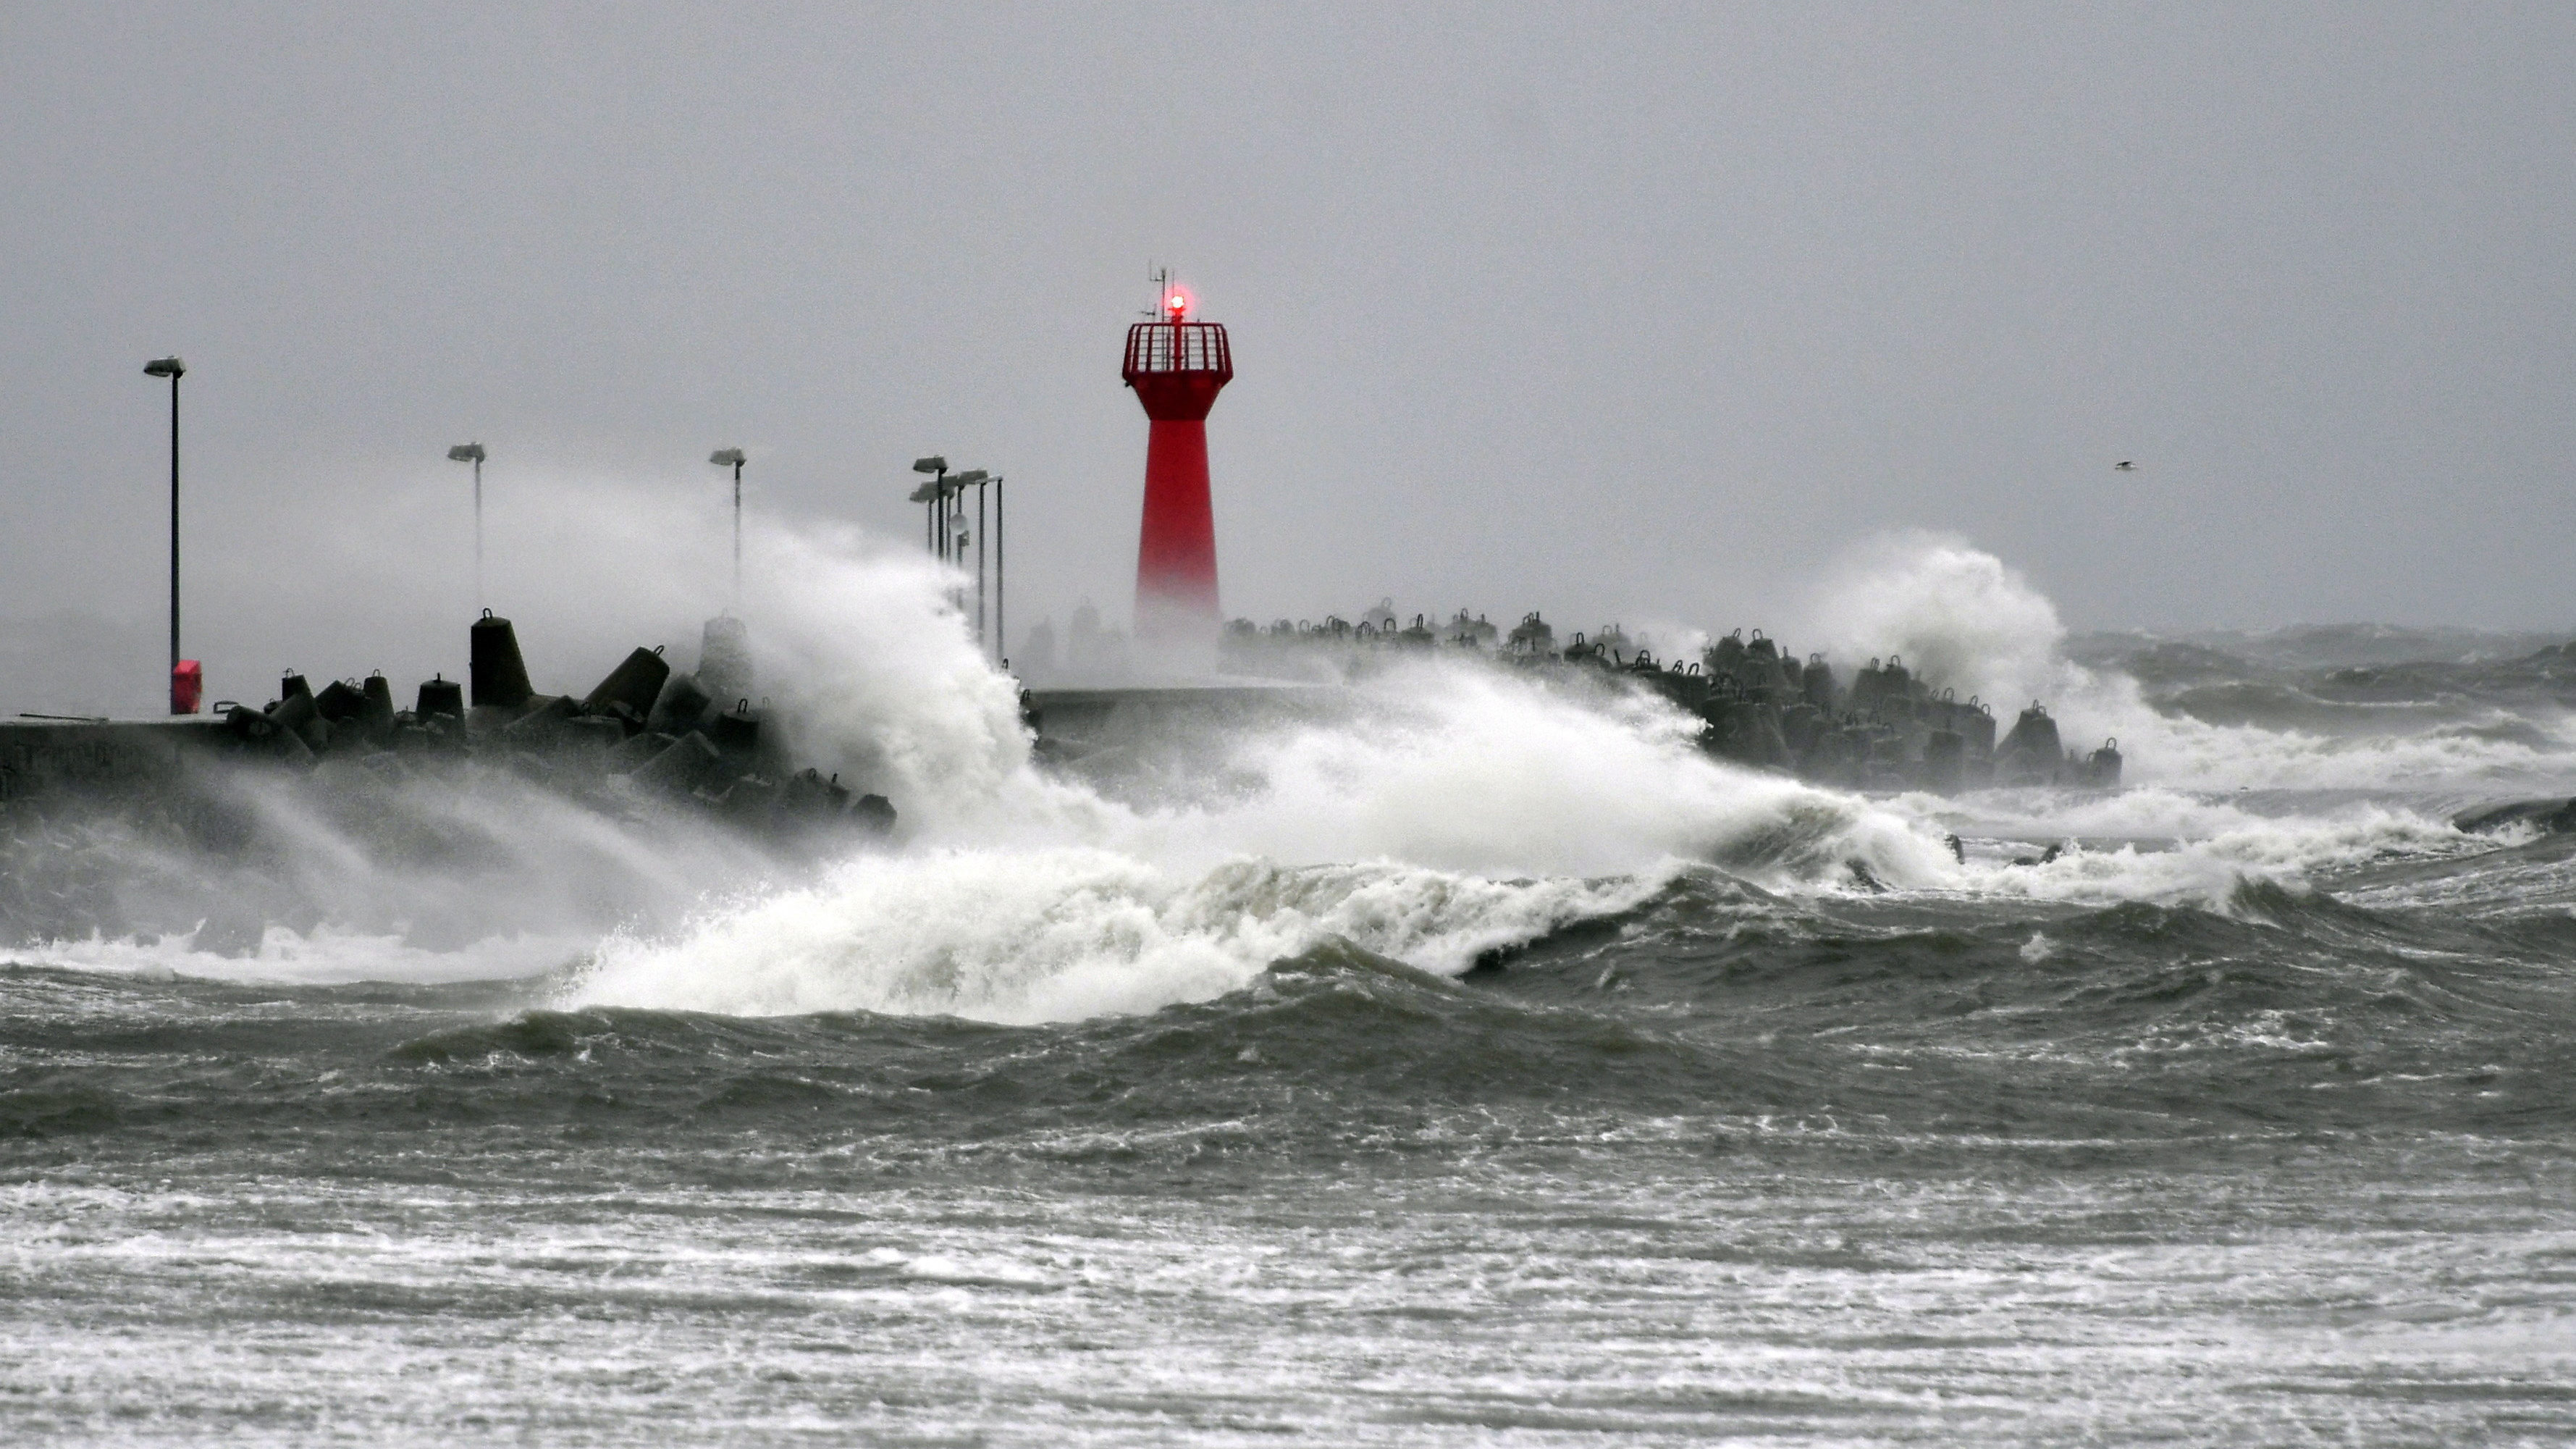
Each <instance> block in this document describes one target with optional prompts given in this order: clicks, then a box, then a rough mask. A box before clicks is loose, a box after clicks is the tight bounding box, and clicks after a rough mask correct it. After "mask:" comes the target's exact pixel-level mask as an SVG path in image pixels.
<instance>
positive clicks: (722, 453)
mask: <svg viewBox="0 0 2576 1449" xmlns="http://www.w3.org/2000/svg"><path fill="white" fill-rule="evenodd" d="M707 461H708V462H710V463H713V464H715V465H716V466H717V467H719V468H727V467H729V468H731V469H733V606H734V607H735V608H736V609H740V608H741V607H742V449H740V448H718V449H716V450H715V451H714V452H712V453H709V454H707Z"/></svg>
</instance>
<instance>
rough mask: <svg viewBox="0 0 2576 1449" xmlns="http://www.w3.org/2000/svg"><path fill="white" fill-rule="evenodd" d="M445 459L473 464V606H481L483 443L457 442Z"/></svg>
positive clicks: (478, 607)
mask: <svg viewBox="0 0 2576 1449" xmlns="http://www.w3.org/2000/svg"><path fill="white" fill-rule="evenodd" d="M447 461H449V462H451V463H471V464H473V465H474V607H475V609H476V610H477V611H480V610H481V609H482V607H483V445H482V444H481V443H459V444H457V445H456V446H455V447H453V448H450V449H448V450H447Z"/></svg>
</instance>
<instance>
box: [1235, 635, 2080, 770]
mask: <svg viewBox="0 0 2576 1449" xmlns="http://www.w3.org/2000/svg"><path fill="white" fill-rule="evenodd" d="M1432 654H1446V655H1449V656H1451V657H1462V656H1463V657H1473V658H1482V659H1487V660H1490V661H1492V662H1493V663H1495V664H1497V665H1499V666H1501V667H1505V668H1511V669H1517V670H1524V671H1529V672H1531V673H1533V674H1536V675H1541V676H1546V677H1551V678H1559V679H1565V678H1576V679H1582V680H1588V681H1593V682H1615V683H1619V684H1624V685H1627V686H1630V687H1633V688H1637V689H1641V690H1646V691H1649V692H1651V693H1653V694H1656V695H1658V696H1660V697H1662V698H1664V699H1667V700H1669V701H1671V702H1672V703H1673V704H1674V705H1675V706H1677V707H1678V708H1681V709H1683V710H1685V711H1688V712H1689V713H1691V714H1694V715H1696V716H1697V717H1698V718H1699V720H1700V721H1701V730H1700V736H1699V739H1700V745H1701V747H1702V748H1703V749H1706V750H1707V751H1708V752H1709V753H1710V754H1713V755H1716V756H1718V757H1720V758H1723V759H1727V760H1732V761H1735V762H1736V763H1739V764H1744V765H1750V766H1753V767H1756V768H1759V769H1768V770H1778V771H1782V772H1785V773H1791V774H1795V775H1797V776H1799V777H1800V778H1802V779H1806V780H1810V781H1813V782H1815V783H1817V784H1822V785H1833V786H1838V787H1842V788H1846V789H1861V790H1931V791H1937V792H1942V793H1950V792H1955V791H1958V790H1965V789H1976V788H1981V787H1986V786H1997V785H2007V786H2009V785H2054V786H2062V787H2069V788H2081V789H2111V788H2115V787H2117V786H2118V785H2119V783H2120V771H2121V764H2122V760H2121V755H2120V750H2119V742H2118V741H2117V740H2108V741H2105V742H2104V743H2103V744H2102V745H2101V746H2099V747H2097V748H2094V749H2091V750H2082V749H2070V748H2067V747H2066V745H2065V743H2064V741H2062V740H2061V739H2060V737H2059V734H2058V728H2057V721H2056V720H2055V719H2054V718H2052V717H2051V716H2050V715H2049V712H2048V708H2047V706H2046V705H2045V704H2043V703H2041V702H2040V701H2037V700H2033V701H2031V702H2030V704H2028V705H2027V706H2024V707H2022V708H2021V709H2019V710H2017V711H2016V712H2015V713H2014V716H2013V720H2012V724H2011V725H2010V727H2009V728H2000V727H1999V721H1998V719H1997V716H1996V714H1995V710H1994V706H1993V705H1991V704H1989V703H1988V702H1986V701H1984V700H1981V699H1978V698H1976V697H1975V696H1973V695H1972V696H1970V697H1969V698H1967V699H1964V700H1962V699H1960V698H1959V697H1958V695H1957V692H1956V691H1955V690H1953V689H1948V688H1944V687H1942V686H1941V685H1940V683H1939V682H1938V681H1935V680H1927V679H1925V678H1923V677H1921V676H1919V675H1917V674H1915V673H1914V672H1913V671H1912V670H1910V669H1908V668H1907V667H1906V664H1905V661H1904V660H1903V659H1902V658H1898V657H1892V656H1891V657H1887V658H1883V659H1872V660H1870V661H1869V663H1868V664H1867V665H1865V666H1863V667H1862V668H1860V669H1858V670H1855V671H1853V672H1852V674H1851V676H1850V678H1849V680H1848V681H1846V680H1845V679H1844V678H1843V677H1842V675H1841V674H1840V673H1839V672H1838V671H1837V670H1836V669H1835V668H1834V667H1833V665H1832V664H1830V663H1829V662H1827V660H1826V659H1825V657H1824V656H1823V655H1822V654H1810V655H1808V656H1806V657H1805V658H1804V659H1801V658H1800V657H1798V656H1797V655H1796V654H1795V653H1793V652H1791V651H1789V650H1786V649H1783V648H1782V647H1780V645H1779V644H1778V643H1777V642H1776V641H1774V640H1772V639H1770V638H1768V637H1766V636H1765V635H1764V634H1763V633H1762V631H1760V630H1758V629H1757V630H1754V631H1753V632H1752V635H1751V637H1750V638H1747V637H1746V636H1745V634H1744V632H1743V631H1741V630H1738V631H1736V632H1735V633H1731V634H1728V635H1726V636H1725V637H1723V638H1720V639H1717V640H1715V641H1713V642H1712V643H1710V644H1708V645H1707V646H1706V647H1705V648H1703V649H1701V650H1700V651H1699V655H1698V657H1697V658H1695V659H1687V660H1686V659H1679V658H1674V659H1658V658H1657V657H1656V656H1655V654H1654V653H1653V652H1652V650H1651V649H1649V648H1647V647H1646V645H1645V643H1644V642H1643V641H1639V640H1632V639H1630V638H1629V637H1628V636H1627V634H1626V633H1625V632H1624V631H1623V630H1620V629H1619V628H1618V627H1617V626H1615V625H1614V626H1612V627H1610V628H1607V629H1603V630H1601V631H1599V632H1597V633H1594V634H1589V635H1587V634H1584V633H1577V634H1575V635H1573V636H1572V637H1571V638H1570V639H1567V640H1564V641H1559V639H1558V638H1557V636H1556V631H1555V630H1554V629H1553V628H1552V627H1551V626H1550V625H1549V624H1548V623H1547V621H1546V620H1544V619H1542V618H1540V617H1539V615H1537V614H1536V613H1531V614H1526V615H1523V616H1522V618H1521V620H1520V622H1519V623H1518V624H1516V625H1514V626H1513V627H1512V628H1511V629H1510V630H1509V631H1505V630H1503V629H1501V628H1500V627H1499V626H1497V625H1494V624H1492V623H1490V622H1488V621H1486V620H1485V619H1483V618H1482V617H1477V618H1470V617H1468V615H1467V614H1466V612H1465V611H1464V610H1461V611H1460V612H1459V613H1458V615H1457V616H1456V617H1455V618H1453V619H1451V620H1450V621H1449V622H1448V623H1447V624H1445V625H1440V624H1434V623H1432V622H1430V621H1429V620H1428V619H1427V618H1425V617H1424V616H1422V615H1418V614H1417V615H1415V616H1414V619H1413V622H1412V623H1411V624H1410V625H1409V626H1399V625H1398V623H1397V621H1396V619H1395V618H1394V616H1393V615H1392V614H1391V613H1390V612H1388V611H1387V610H1386V607H1385V606H1384V605H1380V606H1379V608H1378V609H1375V610H1372V611H1370V612H1369V613H1368V614H1366V615H1363V617H1362V618H1361V620H1360V621H1359V622H1358V623H1356V624H1354V623H1351V622H1349V621H1346V620H1343V619H1340V618H1338V617H1335V618H1327V619H1326V620H1325V621H1324V622H1323V623H1322V624H1308V623H1299V622H1292V621H1289V620H1285V619H1282V620H1280V621H1278V622H1276V623H1274V624H1271V625H1269V626H1266V627H1264V626H1260V625H1256V624H1254V623H1252V622H1251V621H1249V620H1241V619H1238V620H1236V621H1234V622H1233V623H1232V624H1230V625H1228V626H1227V629H1226V633H1225V636H1224V643H1223V656H1222V657H1223V659H1224V663H1225V667H1226V668H1228V669H1229V670H1232V671H1235V672H1237V673H1241V674H1247V675H1267V676H1275V677H1289V678H1294V677H1299V676H1301V675H1302V676H1304V677H1310V678H1311V677H1314V676H1315V675H1316V674H1317V673H1318V672H1319V668H1320V670H1321V671H1322V672H1325V673H1328V674H1333V675H1338V676H1339V677H1342V678H1351V677H1355V676H1357V675H1358V674H1361V673H1364V672H1365V671H1367V670H1369V669H1370V668H1373V667H1377V666H1379V665H1382V664H1384V663H1386V662H1389V661H1391V660H1393V659H1396V658H1401V657H1404V656H1406V655H1417V656H1418V655H1432Z"/></svg>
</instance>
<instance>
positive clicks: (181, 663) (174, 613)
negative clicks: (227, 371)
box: [143, 357, 205, 714]
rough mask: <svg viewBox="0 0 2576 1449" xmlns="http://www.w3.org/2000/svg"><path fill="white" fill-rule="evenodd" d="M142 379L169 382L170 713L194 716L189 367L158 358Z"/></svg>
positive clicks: (197, 673) (200, 678)
mask: <svg viewBox="0 0 2576 1449" xmlns="http://www.w3.org/2000/svg"><path fill="white" fill-rule="evenodd" d="M143 375H144V376H146V377H166V378H168V379H170V712H171V713H172V714H195V713H196V712H197V700H198V698H199V696H200V694H201V693H202V692H203V690H204V687H205V685H204V681H205V675H204V673H203V672H202V671H201V670H192V669H189V668H187V667H186V666H187V665H188V663H189V661H187V660H184V659H181V658H180V657H179V379H180V378H182V377H185V376H187V375H188V364H186V363H184V362H181V361H180V360H179V359H178V358H176V357H163V358H156V359H155V360H153V361H151V362H147V363H145V364H143Z"/></svg>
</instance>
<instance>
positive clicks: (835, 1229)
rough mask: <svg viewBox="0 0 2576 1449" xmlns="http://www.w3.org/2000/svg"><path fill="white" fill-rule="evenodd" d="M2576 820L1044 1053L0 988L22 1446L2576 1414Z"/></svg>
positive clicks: (2190, 1427) (429, 992)
mask: <svg viewBox="0 0 2576 1449" xmlns="http://www.w3.org/2000/svg"><path fill="white" fill-rule="evenodd" d="M2571 846H2576V842H2570V841H2569V840H2568V839H2566V838H2564V837H2561V838H2557V839H2553V840H2543V841H2541V842H2538V843H2534V844H2526V845H2521V846H2517V847H2511V848H2508V849H2504V850H2500V851H2498V852H2495V853H2491V854H2483V855H2464V856H2457V857H2452V858H2446V859H2441V860H2435V861H2429V862H2415V863H2407V864H2396V865H2383V866H2376V867H2367V868H2363V869H2360V870H2357V871H2348V872H2346V873H2344V874H2342V875H2332V874H2324V875H2319V876H2317V877H2315V878H2314V886H2315V889H2313V890H2312V891H2297V890H2290V889H2284V888H2281V887H2278V886H2271V885H2259V884H2258V885H2247V886H2243V887H2240V888H2239V889H2237V890H2236V892H2235V893H2234V895H2233V896H2232V897H2226V898H2224V899H2220V900H2216V901H2209V902H2203V903H2202V904H2199V905H2186V904H2137V903H2131V904H2123V905H2117V906H2112V907H2109V908H2098V907H2079V906H2067V905H2049V904H2042V903H2031V902H2011V901H1998V900H1995V899H1991V898H1988V899H1969V898H1955V899H1954V898H1943V897H1939V896H1936V895H1916V896H1890V897H1880V898H1869V897H1826V898H1818V899H1808V900H1788V899H1780V898H1773V897H1770V896H1766V895H1763V894H1761V893H1760V892H1757V891H1754V890H1752V889H1751V888H1749V887H1746V886H1743V885H1740V884H1737V883H1735V882H1734V881H1732V880H1730V879H1728V878H1727V877H1726V876H1724V875H1722V874H1719V873H1717V872H1714V871H1706V872H1697V873H1693V874H1690V875H1688V876H1685V877H1684V878H1683V879H1681V880H1680V881H1678V882H1677V883H1676V884H1674V885H1673V886H1672V887H1671V888H1670V889H1668V890H1666V891H1665V892H1663V893H1662V894H1661V895H1660V896H1658V897H1657V898H1656V899H1654V900H1652V901H1651V902H1649V903H1648V904H1646V905H1645V906H1643V907H1640V908H1638V909H1635V910H1633V911H1630V912H1627V913H1625V914H1622V915H1619V916H1615V917H1610V918H1606V919H1597V920H1590V921H1585V922H1581V923H1578V924H1576V925H1573V926H1571V927H1568V928H1567V929H1564V930H1562V931H1560V932H1558V933H1557V934H1555V935H1553V936H1551V937H1548V938H1546V939H1543V940H1540V941H1537V942H1535V943H1533V944H1532V945H1530V946H1529V947H1527V948H1526V949H1523V950H1521V951H1519V952H1518V953H1516V954H1513V955H1511V956H1509V957H1508V958H1507V959H1503V960H1500V961H1497V962H1494V963H1492V964H1490V965H1488V966H1487V967H1485V968H1483V969H1480V970H1478V971H1476V972H1473V973H1471V974H1470V975H1469V976H1468V977H1466V978H1465V979H1463V980H1460V981H1448V980H1444V979H1439V978H1434V977H1429V976H1426V975H1423V974H1422V973H1418V972H1413V971H1411V970H1409V969H1406V968H1401V967H1395V966H1392V965H1391V964H1390V963H1385V962H1382V961H1380V960H1378V959H1376V958H1372V957H1368V956H1365V955H1364V954H1362V953H1359V952H1357V951H1354V950H1345V949H1342V948H1339V947H1333V946H1327V947H1325V948H1322V949H1319V950H1316V951H1312V952H1309V953H1307V954H1306V955H1303V956H1301V957H1298V958H1296V959H1293V960H1290V961H1286V962H1282V963H1279V964H1277V965H1275V966H1273V967H1272V968H1271V969H1270V970H1269V971H1268V972H1267V973H1266V974H1264V975H1263V976H1262V977H1261V978H1260V979H1259V980H1258V981H1257V982H1256V983H1255V984H1254V985H1253V986H1252V987H1250V988H1248V989H1245V990H1241V991H1237V992H1234V993H1232V994H1229V995H1226V996H1223V997H1220V998H1218V999H1215V1000H1212V1001H1207V1002H1203V1003H1199V1004H1193V1005H1180V1006H1172V1007H1167V1008H1165V1009H1163V1010H1160V1011H1157V1012H1153V1013H1150V1014H1146V1015H1139V1016H1121V1017H1107V1018H1102V1019H1096V1020H1092V1021H1087V1022H1081V1023H1077V1024H1071V1025H1058V1026H1044V1027H1026V1028H1013V1027H999V1026H990V1025H978V1024H972V1023H966V1022H960V1021H955V1020H946V1019H931V1018H896V1017H879V1016H869V1015H823V1016H804V1017H781V1018H769V1019H739V1018H722V1017H711V1016H698V1015H689V1014H681V1013H657V1012H648V1011H638V1010H624V1009H598V1010H582V1011H574V1012H564V1011H558V1010H552V1009H548V1007H547V1005H546V1003H547V1002H548V1001H549V1000H551V999H553V997H552V994H551V993H552V991H553V987H552V985H551V984H550V983H545V982H538V983H522V984H515V985H512V984H500V985H494V984H476V985H461V986H443V987H429V986H400V987H395V986H334V987H280V986H256V985H241V984H222V983H215V982H209V981H203V980H193V979H187V978H184V977H182V978H179V979H173V980H165V981H157V982H156V981H151V980H145V979H138V978H136V977H134V976H131V975H123V974H109V973H98V972H82V971H68V970H60V969H53V968H39V967H19V968H12V969H9V970H7V971H6V972H5V973H0V1225H5V1232H6V1237H5V1247H0V1440H7V1441H9V1442H24V1443H33V1442H89V1441H117V1442H192V1443H207V1442H217V1441H221V1442H231V1443H315V1442H335V1441H339V1442H370V1443H389V1442H404V1443H409V1442H448V1441H467V1442H471V1441H478V1440H508V1441H525V1442H543V1443H550V1444H551V1443H587V1442H623V1443H641V1442H652V1443H675V1442H731V1443H755V1444H767V1443H779V1444H786V1443H846V1442H882V1443H922V1444H968V1443H994V1444H1129V1443H1143V1442H1192V1443H1217V1444H1224V1443H1272V1442H1279V1441H1280V1440H1281V1439H1282V1438H1284V1437H1289V1436H1302V1437H1303V1438H1305V1439H1308V1440H1311V1441H1313V1442H1327V1443H1386V1444H1441V1443H1469V1442H1475V1443H1516V1444H1593V1443H1601V1442H1605V1441H1607V1440H1608V1439H1609V1438H1611V1437H1613V1436H1616V1437H1618V1438H1619V1439H1621V1440H1622V1441H1623V1442H1626V1441H1634V1442H1683V1441H1702V1440H1736V1441H1748V1442H1763V1443H1775V1444H1838V1443H1861V1444H1874V1443H1892V1444H1893V1443H1943V1444H1986V1443H2032V1444H2056V1443H2070V1444H2071V1443H2122V1444H2127V1443H2139V1442H2157V1441H2168V1442H2187V1443H2279V1444H2304V1443H2318V1442H2325V1443H2373V1444H2418V1443H2420V1444H2436V1443H2480V1442H2486V1443H2517V1442H2529V1443H2555V1442H2566V1441H2569V1440H2571V1439H2576V1046H2571V1045H2570V1042H2571V1031H2576V979H2571V974H2570V972H2569V969H2568V964H2569V962H2570V961H2571V960H2576V911H2572V910H2571V902H2576V862H2571V860H2570V854H2571Z"/></svg>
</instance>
